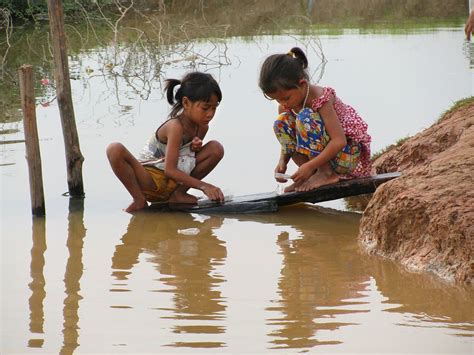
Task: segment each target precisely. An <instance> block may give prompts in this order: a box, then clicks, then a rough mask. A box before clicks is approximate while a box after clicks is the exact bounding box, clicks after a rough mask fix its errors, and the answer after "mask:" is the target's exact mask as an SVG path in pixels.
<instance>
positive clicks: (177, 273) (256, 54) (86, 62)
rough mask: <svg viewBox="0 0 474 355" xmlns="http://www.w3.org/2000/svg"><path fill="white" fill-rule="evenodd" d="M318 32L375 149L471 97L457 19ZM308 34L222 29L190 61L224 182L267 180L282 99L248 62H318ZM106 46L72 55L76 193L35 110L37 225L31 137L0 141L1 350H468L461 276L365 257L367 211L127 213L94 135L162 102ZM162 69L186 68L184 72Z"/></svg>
mask: <svg viewBox="0 0 474 355" xmlns="http://www.w3.org/2000/svg"><path fill="white" fill-rule="evenodd" d="M320 40H321V44H322V48H323V51H324V54H325V56H326V57H327V60H328V62H327V64H326V66H325V67H324V75H323V76H322V79H321V82H320V83H321V85H324V86H332V87H334V88H335V89H336V92H337V94H338V95H339V97H340V98H341V99H342V100H343V101H345V102H347V103H350V104H351V105H353V106H354V107H355V108H356V109H357V110H358V111H359V112H360V114H361V115H362V116H363V117H364V118H365V120H366V121H367V123H368V124H369V132H370V134H371V135H372V137H373V145H372V148H373V151H378V150H381V149H382V148H384V147H386V146H387V145H389V144H392V143H394V142H395V141H396V140H398V139H400V138H403V137H405V136H407V135H414V134H416V133H418V132H419V131H421V130H422V129H424V128H426V127H429V126H430V125H431V124H432V123H433V122H434V121H436V120H437V119H438V118H439V116H440V115H441V114H442V113H443V112H444V111H445V110H446V109H448V108H449V107H450V106H451V104H452V103H453V102H454V101H456V100H458V99H461V98H464V97H468V96H471V95H472V93H473V88H472V75H473V71H472V69H471V68H470V67H471V64H470V54H469V51H468V50H466V43H465V42H464V40H463V33H462V30H461V28H454V29H439V30H430V31H423V30H421V31H416V32H413V33H405V34H401V35H391V34H361V33H359V32H350V31H348V32H346V33H344V34H342V35H338V36H329V35H326V36H321V37H320ZM308 43H309V44H310V45H311V43H313V42H311V41H309V40H308V38H306V37H299V36H293V35H292V36H290V35H288V36H286V35H283V36H273V37H270V36H269V37H256V38H253V39H243V38H236V39H232V40H229V41H228V42H227V46H228V51H227V57H228V59H229V60H230V62H231V65H228V66H221V67H219V68H210V67H207V68H206V67H201V68H199V69H201V70H206V69H208V70H209V71H210V72H211V73H212V74H214V75H215V77H216V78H217V79H218V80H219V82H220V85H221V88H222V90H223V94H224V99H223V101H222V104H221V106H220V107H219V109H218V113H217V115H216V117H215V119H214V121H213V122H212V123H211V129H210V132H209V134H208V137H207V138H209V139H218V140H219V141H221V142H222V143H223V145H224V146H225V149H226V156H225V158H224V160H223V162H222V163H221V164H220V165H219V166H218V167H217V169H216V170H215V171H214V172H213V173H212V174H211V175H210V176H209V178H208V181H209V182H211V183H214V184H216V185H218V186H220V187H221V188H223V190H224V191H225V192H226V193H228V194H234V195H240V194H247V193H256V192H267V191H272V190H275V189H276V188H277V185H276V183H275V182H274V180H273V178H272V172H273V168H274V165H275V164H276V161H277V158H278V149H279V148H278V145H277V142H276V140H275V138H274V137H273V133H272V129H271V127H272V120H273V117H274V115H275V112H276V106H275V104H274V103H272V102H269V101H267V100H265V99H264V98H263V96H262V95H261V93H260V92H259V90H258V87H257V84H256V83H257V76H258V68H259V66H260V64H261V62H262V61H263V58H264V57H265V56H266V55H268V54H271V53H275V52H286V51H288V49H289V48H291V47H292V46H294V45H299V46H301V47H303V48H305V49H306V50H308V52H309V56H310V58H309V59H310V66H311V67H312V70H314V71H315V72H317V67H318V64H319V59H318V57H317V56H316V55H315V54H314V53H313V52H312V50H311V46H310V47H305V44H308ZM200 46H201V47H199V48H196V50H197V51H201V52H205V51H207V50H208V48H206V44H205V43H203V44H201V45H200ZM102 56H103V53H102V52H90V53H87V54H83V55H81V56H80V58H78V59H77V58H76V59H77V60H75V61H71V66H72V73H73V76H75V77H76V79H77V80H73V81H72V85H73V95H74V104H75V112H76V120H77V124H78V130H79V135H80V142H81V150H82V153H83V155H84V156H85V158H86V160H85V163H84V167H83V174H84V181H85V191H86V198H85V200H84V201H81V200H78V201H76V200H71V201H69V199H68V198H67V197H63V196H61V194H62V193H63V192H65V191H66V190H67V185H66V176H65V170H66V169H65V166H64V151H63V141H62V133H61V127H60V120H59V114H58V109H57V105H56V101H53V102H52V103H51V104H50V105H49V106H46V107H43V106H38V108H37V116H38V125H39V134H40V137H41V154H42V159H43V179H44V184H45V195H46V211H47V218H46V220H44V219H34V220H33V223H32V219H31V215H30V207H29V206H30V199H29V192H28V175H27V166H26V162H25V159H24V155H25V149H24V146H23V145H22V144H8V145H2V146H1V160H2V161H1V163H2V164H4V165H3V166H2V167H1V170H0V172H1V187H2V198H1V228H2V232H1V243H2V244H1V246H2V248H1V249H2V251H1V253H2V254H1V255H2V261H1V267H2V271H1V273H2V274H1V279H2V290H1V291H2V293H1V295H2V308H1V329H2V330H1V344H0V350H1V352H2V353H5V354H9V353H19V352H20V353H33V352H42V353H45V352H47V353H59V352H61V351H62V352H64V353H70V352H72V351H76V352H82V353H86V352H95V353H116V352H117V353H119V352H124V353H125V352H132V353H145V352H147V353H155V352H156V353H176V352H191V351H192V352H203V353H210V352H227V353H262V352H271V351H273V349H285V350H284V351H285V352H301V351H310V352H325V353H330V352H339V353H341V352H343V353H369V352H373V353H382V352H383V353H420V352H423V353H443V354H446V353H465V354H469V353H472V349H473V335H474V315H473V308H474V307H473V306H474V292H473V290H472V288H463V287H457V286H453V285H448V284H445V283H444V282H442V281H441V280H439V279H437V278H435V277H433V276H431V275H429V274H413V273H409V272H408V271H406V270H404V269H403V268H402V267H399V266H397V265H396V264H394V263H392V262H390V261H386V260H383V259H381V258H378V257H374V256H369V255H367V254H365V253H364V251H363V249H361V248H360V246H359V245H358V243H357V234H358V227H359V218H360V215H359V214H356V213H351V212H347V211H344V209H345V208H344V204H343V202H342V201H335V202H330V203H325V204H321V205H319V206H314V205H298V206H293V207H289V208H285V209H283V210H281V211H280V212H278V213H273V214H261V215H250V216H243V215H240V216H212V217H205V216H200V215H188V214H179V213H173V214H163V213H161V214H160V213H139V214H137V215H135V216H131V215H129V214H126V213H125V212H123V211H122V210H121V209H122V208H123V207H125V206H126V205H127V204H128V203H129V196H128V195H127V193H126V191H125V190H124V188H123V187H122V186H121V185H120V183H119V182H118V180H117V179H116V178H115V176H114V175H113V173H112V172H111V170H110V168H109V166H108V163H107V161H106V158H105V154H104V150H105V147H106V146H107V144H108V143H110V142H112V141H121V142H123V143H124V144H125V145H127V146H128V147H129V148H130V150H131V151H133V152H138V151H139V150H140V148H141V146H142V145H143V144H144V141H145V139H146V138H147V137H148V136H149V135H150V134H151V133H152V132H153V131H154V129H156V127H157V126H158V125H159V123H160V122H162V121H163V120H164V119H165V117H166V115H167V112H168V109H169V106H168V104H167V103H166V102H165V100H164V99H163V97H162V95H161V92H160V84H159V83H158V82H153V83H152V90H151V92H150V94H149V96H148V95H144V96H147V97H146V99H145V98H143V99H141V98H140V95H138V94H137V92H136V91H135V90H133V89H132V88H131V86H130V85H127V84H126V83H125V81H124V80H123V79H120V78H117V77H114V76H112V75H110V74H108V73H107V71H106V70H103V63H101V61H100V58H101V57H102ZM91 69H92V70H91ZM165 70H166V73H165V76H166V77H181V76H182V75H183V73H184V72H185V71H186V70H187V68H183V64H182V63H181V64H180V63H179V62H177V63H175V64H174V65H169V66H168V67H167V68H165ZM102 73H103V74H102ZM316 75H317V74H315V76H316ZM137 85H138V84H137ZM138 91H140V90H138ZM140 92H141V93H142V94H143V91H140ZM45 100H47V98H45ZM12 126H13V127H12V128H18V129H19V130H20V131H19V132H18V133H17V134H13V135H10V137H8V139H22V138H23V130H22V127H21V125H20V124H19V123H14V124H12ZM290 170H294V166H291V167H290ZM322 206H323V207H322ZM327 207H331V209H328V208H327Z"/></svg>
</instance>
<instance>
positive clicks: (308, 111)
mask: <svg viewBox="0 0 474 355" xmlns="http://www.w3.org/2000/svg"><path fill="white" fill-rule="evenodd" d="M331 97H334V110H335V111H336V114H337V117H338V118H339V121H340V123H341V126H342V128H343V130H344V133H345V135H346V138H347V145H346V146H345V147H344V148H343V149H342V150H341V151H340V152H339V153H338V154H337V155H336V156H335V157H334V158H333V159H331V160H330V161H329V162H330V164H331V166H332V167H333V169H334V170H335V171H336V172H337V173H338V174H339V175H340V176H341V177H342V178H354V177H363V176H368V175H370V169H371V163H370V142H371V137H370V135H369V134H368V133H367V123H365V122H364V120H362V118H361V117H360V116H359V114H358V113H357V112H356V111H355V110H354V108H352V107H351V106H349V105H346V104H344V103H343V102H342V101H341V100H340V99H339V98H338V97H337V96H336V92H335V91H334V89H332V88H329V87H326V88H323V94H322V95H321V96H320V97H318V98H317V99H314V100H313V101H312V102H311V108H309V107H306V108H303V109H302V110H301V111H300V112H299V113H293V112H292V111H290V110H288V111H285V112H283V113H282V114H280V115H279V116H278V118H277V120H276V121H275V123H274V125H273V129H274V131H275V134H276V137H277V139H278V141H279V142H280V145H281V149H282V153H283V154H292V153H293V152H298V153H300V154H304V155H307V156H308V157H309V158H312V157H315V156H317V155H318V154H320V153H321V152H322V151H323V150H324V148H325V147H326V146H327V144H328V143H329V141H330V140H331V138H330V137H329V135H328V134H327V132H326V129H325V127H324V121H323V119H322V118H321V116H320V115H319V112H318V111H319V110H320V109H321V107H322V106H323V105H324V104H325V103H326V102H328V101H329V99H330V98H331Z"/></svg>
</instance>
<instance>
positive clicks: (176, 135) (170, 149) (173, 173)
mask: <svg viewBox="0 0 474 355" xmlns="http://www.w3.org/2000/svg"><path fill="white" fill-rule="evenodd" d="M160 131H161V132H160V137H161V139H162V140H165V139H166V152H165V175H166V176H168V177H169V178H171V179H173V180H174V181H176V182H177V183H180V184H183V185H185V186H189V187H192V188H195V189H199V190H202V187H203V186H206V185H208V184H206V183H204V182H203V181H201V180H199V179H196V178H194V177H192V176H190V175H188V174H186V173H185V172H183V171H181V170H179V169H178V158H179V149H180V147H181V143H182V140H183V126H182V125H181V123H180V122H179V121H178V120H170V121H169V122H168V123H167V124H166V125H165V126H163V127H161V130H160ZM163 138H164V139H163Z"/></svg>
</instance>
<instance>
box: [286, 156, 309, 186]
mask: <svg viewBox="0 0 474 355" xmlns="http://www.w3.org/2000/svg"><path fill="white" fill-rule="evenodd" d="M291 159H293V161H294V162H295V164H296V165H297V166H301V165H303V164H304V163H306V162H307V161H308V160H309V158H308V156H306V155H304V154H301V153H294V154H293V155H292V157H291ZM300 185H301V183H299V184H297V183H296V182H295V183H293V184H291V185H288V186H287V187H285V189H284V190H283V191H284V192H293V191H295V190H296V188H297V187H298V186H300Z"/></svg>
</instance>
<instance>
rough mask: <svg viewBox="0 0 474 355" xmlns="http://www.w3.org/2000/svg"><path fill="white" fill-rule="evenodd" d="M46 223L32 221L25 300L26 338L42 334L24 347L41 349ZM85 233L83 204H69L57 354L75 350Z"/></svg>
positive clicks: (75, 202) (77, 343) (42, 342)
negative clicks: (28, 292) (27, 311)
mask: <svg viewBox="0 0 474 355" xmlns="http://www.w3.org/2000/svg"><path fill="white" fill-rule="evenodd" d="M45 225H46V219H45V218H34V219H33V233H32V234H33V246H32V248H31V264H30V275H31V279H32V280H31V283H30V284H29V287H30V289H31V291H32V293H31V296H30V298H29V309H30V326H29V329H30V334H31V335H36V334H43V336H42V337H41V338H38V337H32V338H30V339H29V340H28V347H30V348H42V347H43V345H44V322H45V315H44V301H45V299H46V290H45V286H46V280H45V276H44V266H45V258H44V253H45V251H46V226H45ZM85 235H86V229H85V227H84V200H83V199H73V198H71V199H70V200H69V214H68V238H67V248H68V251H69V257H68V260H67V264H66V270H65V273H64V286H65V298H64V302H63V304H64V307H63V331H62V333H63V346H62V348H61V351H60V353H61V354H72V353H73V352H74V350H75V349H76V348H77V347H78V346H79V342H78V338H79V332H78V329H79V325H78V324H79V314H78V312H79V301H80V300H81V299H82V296H81V295H80V294H79V291H80V289H81V287H80V280H81V277H82V273H83V269H84V265H83V263H82V249H83V245H84V241H83V240H84V237H85Z"/></svg>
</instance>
